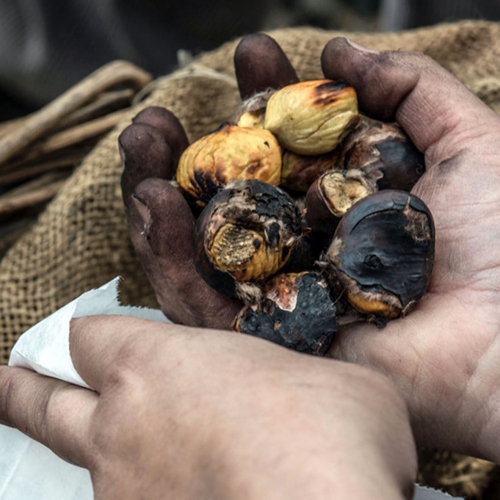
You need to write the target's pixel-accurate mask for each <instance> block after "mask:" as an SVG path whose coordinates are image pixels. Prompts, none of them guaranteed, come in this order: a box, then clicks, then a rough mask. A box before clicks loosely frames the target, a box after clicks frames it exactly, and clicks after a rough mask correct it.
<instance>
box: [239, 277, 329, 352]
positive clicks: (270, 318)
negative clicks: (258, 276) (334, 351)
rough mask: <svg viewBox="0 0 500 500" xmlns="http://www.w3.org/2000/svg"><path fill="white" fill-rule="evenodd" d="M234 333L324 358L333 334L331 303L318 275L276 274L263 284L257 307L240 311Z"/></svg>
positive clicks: (324, 282)
mask: <svg viewBox="0 0 500 500" xmlns="http://www.w3.org/2000/svg"><path fill="white" fill-rule="evenodd" d="M234 330H235V331H238V332H241V333H246V334H249V335H254V336H256V337H259V338H262V339H266V340H270V341H271V342H274V343H276V344H279V345H282V346H284V347H288V348H291V349H295V350H296V351H299V352H303V353H308V354H316V355H324V354H325V353H326V352H327V351H328V349H329V348H330V346H331V344H332V342H333V339H334V337H335V334H336V332H337V324H336V318H335V304H334V302H333V301H332V299H331V297H330V293H329V290H328V286H327V283H326V281H325V280H324V279H323V278H322V277H321V276H320V275H319V274H317V273H314V272H303V273H295V274H294V273H290V274H280V275H278V276H276V277H274V278H273V279H271V280H270V281H269V282H267V283H266V285H265V287H264V295H263V297H262V299H261V300H260V301H259V302H258V303H257V304H254V305H250V306H247V307H245V308H243V309H242V310H241V311H240V313H239V314H238V316H237V318H236V320H235V324H234Z"/></svg>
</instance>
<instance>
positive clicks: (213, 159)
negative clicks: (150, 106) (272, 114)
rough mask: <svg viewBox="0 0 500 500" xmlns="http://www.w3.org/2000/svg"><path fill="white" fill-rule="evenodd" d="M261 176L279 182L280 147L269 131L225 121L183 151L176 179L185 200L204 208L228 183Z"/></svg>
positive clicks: (262, 179)
mask: <svg viewBox="0 0 500 500" xmlns="http://www.w3.org/2000/svg"><path fill="white" fill-rule="evenodd" d="M236 179H258V180H261V181H264V182H267V183H269V184H276V185H277V184H279V182H280V179H281V148H280V146H279V145H278V142H277V141H276V138H275V137H274V136H273V134H271V133H270V132H268V131H267V130H262V129H258V128H246V127H238V126H236V125H231V124H229V123H225V124H223V125H222V126H221V127H219V129H218V130H216V131H215V132H212V133H211V134H207V135H205V136H203V137H201V138H200V139H198V140H197V141H195V142H193V143H192V144H191V145H190V146H189V147H188V148H187V149H186V150H185V151H184V152H183V154H182V156H181V158H180V160H179V164H178V166H177V174H176V180H177V183H178V184H179V188H180V189H181V191H182V192H183V193H184V195H185V197H186V199H187V200H188V201H189V202H190V203H191V204H192V205H193V204H194V205H195V206H198V207H204V206H205V205H206V204H207V203H208V201H209V200H210V199H211V198H212V197H213V196H214V195H215V194H216V193H217V192H218V191H219V190H220V189H222V188H223V187H224V186H225V185H226V184H227V183H228V182H230V181H232V180H236Z"/></svg>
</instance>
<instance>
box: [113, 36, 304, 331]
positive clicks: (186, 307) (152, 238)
mask: <svg viewBox="0 0 500 500" xmlns="http://www.w3.org/2000/svg"><path fill="white" fill-rule="evenodd" d="M261 60H263V62H261ZM234 64H235V70H236V77H237V81H238V86H239V90H240V95H241V98H242V99H246V98H248V97H251V96H253V95H254V94H255V93H256V92H259V91H263V90H266V89H268V88H270V87H271V88H279V87H283V86H285V85H288V84H290V83H294V82H297V81H298V77H297V74H296V72H295V70H294V69H293V67H292V66H291V64H290V62H289V60H288V58H287V57H286V55H285V54H284V53H283V51H282V49H281V47H280V46H279V45H278V44H277V43H276V42H275V41H274V40H273V39H272V38H270V37H268V36H267V35H262V34H256V35H250V36H247V37H245V38H244V39H243V41H242V42H241V43H240V44H239V45H238V48H237V50H236V53H235V56H234ZM187 145H188V139H187V137H186V133H185V131H184V129H183V127H182V125H181V124H180V122H179V121H178V119H177V118H176V117H175V116H174V115H173V114H172V113H171V112H170V111H168V110H165V109H163V108H157V107H153V108H147V109H146V110H144V111H143V112H141V113H139V114H138V115H137V116H136V117H135V118H134V120H133V124H132V125H130V126H129V127H127V128H126V129H125V130H124V131H123V132H122V134H121V135H120V138H119V146H120V152H121V155H122V160H123V174H122V179H121V187H122V195H123V201H124V205H125V211H126V214H127V220H128V224H129V232H130V235H131V239H132V242H133V244H134V248H135V250H136V253H137V254H138V256H139V259H140V261H141V263H142V266H143V268H144V270H145V272H146V274H147V276H148V279H149V281H150V283H151V285H152V287H153V289H154V291H155V294H156V297H157V299H158V302H159V304H160V307H161V308H162V310H163V312H164V313H165V314H166V315H167V316H168V317H169V318H170V319H171V320H172V321H174V322H176V323H181V324H184V325H192V326H209V327H212V328H225V329H230V328H231V326H232V323H233V321H234V318H235V316H236V314H237V312H238V311H239V310H240V309H241V307H242V304H241V302H240V301H238V300H231V299H228V298H227V297H225V296H223V295H221V294H219V293H218V292H216V291H215V290H214V289H213V288H211V287H210V286H209V285H207V283H205V281H204V280H203V279H202V278H201V277H200V276H199V275H198V273H197V272H196V270H195V267H194V263H193V248H194V244H193V240H194V235H193V231H194V218H193V215H192V213H191V210H190V208H189V207H188V205H187V203H186V201H185V199H184V197H183V196H182V195H181V194H180V192H179V191H178V190H177V189H175V188H174V187H173V186H172V185H170V183H169V182H167V180H169V179H172V178H173V177H174V176H175V171H176V168H177V163H178V160H179V157H180V156H181V154H182V152H183V151H184V149H185V148H186V147H187Z"/></svg>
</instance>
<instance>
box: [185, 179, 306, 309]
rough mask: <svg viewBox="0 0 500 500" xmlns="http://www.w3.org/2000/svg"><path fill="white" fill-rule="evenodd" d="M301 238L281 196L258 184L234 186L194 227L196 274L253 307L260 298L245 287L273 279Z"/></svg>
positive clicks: (295, 213)
mask: <svg viewBox="0 0 500 500" xmlns="http://www.w3.org/2000/svg"><path fill="white" fill-rule="evenodd" d="M302 233H303V228H302V219H301V213H300V211H299V209H298V208H297V206H296V205H295V202H294V201H293V199H292V198H291V197H290V196H289V195H288V194H287V193H285V191H283V190H282V189H280V188H278V187H276V186H272V185H271V184H267V183H265V182H261V181H258V180H247V181H233V182H231V183H230V184H228V185H227V187H226V189H224V190H223V191H221V192H219V193H218V194H217V195H216V196H214V197H213V198H212V200H211V201H210V203H209V204H208V205H207V206H206V207H205V209H204V210H203V211H202V213H201V214H200V216H199V217H198V220H197V221H196V227H195V242H196V246H197V248H196V252H195V254H196V257H195V264H196V268H197V270H198V272H199V273H200V275H201V276H202V277H203V278H204V279H205V281H206V282H207V283H208V284H209V285H211V286H212V287H213V288H215V289H217V290H219V291H220V292H221V293H224V294H226V295H229V296H232V297H234V296H238V297H240V298H242V299H244V300H247V301H248V302H252V301H253V300H254V297H252V294H254V293H256V294H257V295H258V294H259V293H258V290H256V289H255V287H252V286H251V285H248V283H261V282H262V281H263V280H264V279H265V278H268V277H269V276H272V275H273V274H276V273H277V272H278V271H279V270H280V269H281V268H282V267H283V266H284V265H285V264H286V263H287V261H288V260H289V259H290V256H291V254H292V252H293V251H294V249H295V248H296V246H297V243H298V242H299V240H300V239H301V238H302ZM249 290H250V291H249Z"/></svg>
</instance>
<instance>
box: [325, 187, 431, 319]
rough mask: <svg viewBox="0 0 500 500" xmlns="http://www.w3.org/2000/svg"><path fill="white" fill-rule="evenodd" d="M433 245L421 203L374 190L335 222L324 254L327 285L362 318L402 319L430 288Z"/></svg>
mask: <svg viewBox="0 0 500 500" xmlns="http://www.w3.org/2000/svg"><path fill="white" fill-rule="evenodd" d="M434 240H435V232H434V223H433V219H432V215H431V213H430V211H429V209H428V207H427V206H426V205H425V204H424V202H423V201H422V200H420V199H419V198H417V197H416V196H414V195H412V194H410V193H407V192H404V191H397V190H386V191H379V192H378V193H376V194H373V195H370V196H368V197H366V198H364V199H362V200H361V201H359V202H358V203H356V204H355V205H354V206H353V207H352V208H351V209H350V210H349V212H348V213H347V214H346V215H345V216H344V217H343V218H342V220H341V221H340V223H339V225H338V227H337V229H336V231H335V235H334V238H333V240H332V243H331V245H330V247H329V248H328V250H327V252H326V254H325V260H326V262H327V268H328V272H329V278H330V282H331V284H332V286H333V288H335V289H336V290H337V292H338V293H343V292H345V294H346V297H347V299H348V301H349V302H350V304H351V305H352V306H353V307H354V308H355V309H356V310H358V311H359V312H361V313H363V314H366V315H368V316H371V317H373V318H377V317H385V318H389V319H391V318H396V317H399V316H404V315H406V314H407V313H408V312H409V311H410V310H411V309H412V308H413V307H414V306H415V304H416V302H417V301H418V300H419V299H420V298H421V297H422V296H423V294H424V293H425V291H426V289H427V286H428V284H429V280H430V276H431V273H432V267H433V263H434Z"/></svg>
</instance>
